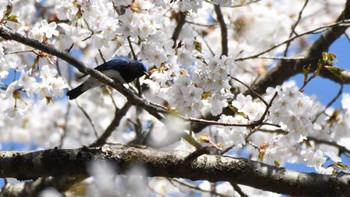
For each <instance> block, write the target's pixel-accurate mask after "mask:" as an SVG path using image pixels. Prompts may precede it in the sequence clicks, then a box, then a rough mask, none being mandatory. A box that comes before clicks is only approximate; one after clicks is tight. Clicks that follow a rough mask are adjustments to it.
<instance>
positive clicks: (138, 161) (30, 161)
mask: <svg viewBox="0 0 350 197" xmlns="http://www.w3.org/2000/svg"><path fill="white" fill-rule="evenodd" d="M187 156H188V153H187V152H180V151H171V152H163V151H158V150H152V149H143V148H135V147H127V146H120V147H103V148H86V147H84V148H80V149H63V150H62V149H49V150H42V151H33V152H17V151H1V152H0V176H1V177H13V178H17V179H20V180H25V179H36V178H39V177H47V176H53V177H64V176H71V177H72V176H75V177H84V176H89V173H88V168H87V167H88V166H89V164H91V162H94V161H109V162H111V163H113V165H114V166H115V170H116V173H118V174H124V173H126V172H127V171H128V170H129V169H130V168H132V167H133V166H135V165H137V166H143V167H144V168H145V169H146V170H147V172H148V176H150V177H154V176H160V177H169V178H186V179H190V180H208V181H211V182H217V181H228V182H231V183H236V184H243V185H247V186H251V187H255V188H258V189H263V190H268V191H272V192H276V193H283V194H287V195H297V196H349V195H350V187H349V182H350V175H348V174H345V173H338V174H336V175H321V174H316V173H301V172H296V171H292V170H287V169H285V168H277V167H274V166H270V165H267V164H264V163H260V162H257V161H252V160H248V159H244V158H233V157H228V156H220V155H201V156H199V157H198V158H195V159H193V160H188V159H186V158H187ZM5 189H6V188H5ZM3 192H4V191H3Z"/></svg>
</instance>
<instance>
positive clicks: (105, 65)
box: [95, 59, 130, 71]
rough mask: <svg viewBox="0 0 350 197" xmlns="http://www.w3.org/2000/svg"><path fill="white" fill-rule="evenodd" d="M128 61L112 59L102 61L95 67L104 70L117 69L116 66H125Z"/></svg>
mask: <svg viewBox="0 0 350 197" xmlns="http://www.w3.org/2000/svg"><path fill="white" fill-rule="evenodd" d="M129 63H130V61H129V60H126V59H113V60H110V61H108V62H106V63H103V64H101V65H99V66H97V67H96V68H95V69H96V70H98V71H104V70H108V69H117V68H118V67H120V68H122V67H125V66H127V65H128V64H129Z"/></svg>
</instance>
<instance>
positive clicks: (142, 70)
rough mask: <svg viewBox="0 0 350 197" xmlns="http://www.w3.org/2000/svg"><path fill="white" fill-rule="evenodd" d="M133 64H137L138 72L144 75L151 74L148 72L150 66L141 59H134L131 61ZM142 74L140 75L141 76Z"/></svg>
mask: <svg viewBox="0 0 350 197" xmlns="http://www.w3.org/2000/svg"><path fill="white" fill-rule="evenodd" d="M131 62H132V64H135V66H136V69H137V72H138V73H139V74H140V75H141V76H143V75H146V76H149V74H148V73H147V71H148V66H147V65H146V64H144V63H143V62H142V61H140V60H132V61H131ZM141 76H140V77H141Z"/></svg>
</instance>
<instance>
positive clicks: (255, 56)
mask: <svg viewBox="0 0 350 197" xmlns="http://www.w3.org/2000/svg"><path fill="white" fill-rule="evenodd" d="M349 22H350V20H344V21H340V22H336V23H332V24H330V25H325V26H322V27H317V28H315V29H312V30H309V31H305V32H303V33H301V34H298V35H295V36H293V37H291V38H289V39H287V40H285V41H283V42H280V43H279V44H276V45H274V46H272V47H270V48H269V49H266V50H264V51H262V52H259V53H257V54H254V55H250V56H246V57H241V58H236V59H235V61H244V60H247V59H253V58H257V57H259V56H260V55H262V54H265V53H267V52H270V51H272V50H273V49H275V48H277V47H279V46H282V45H284V44H286V43H288V42H291V41H293V40H295V39H296V38H299V37H302V36H305V35H308V34H314V33H320V32H323V31H325V30H327V29H328V28H330V27H336V26H341V25H345V24H346V26H350V24H349Z"/></svg>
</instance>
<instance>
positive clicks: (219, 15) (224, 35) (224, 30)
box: [214, 5, 228, 56]
mask: <svg viewBox="0 0 350 197" xmlns="http://www.w3.org/2000/svg"><path fill="white" fill-rule="evenodd" d="M214 10H215V13H216V19H217V20H218V22H219V24H220V30H221V47H222V49H221V55H222V56H223V55H225V56H227V55H228V40H227V27H226V23H225V20H224V16H223V15H222V12H221V8H220V6H219V5H214Z"/></svg>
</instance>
